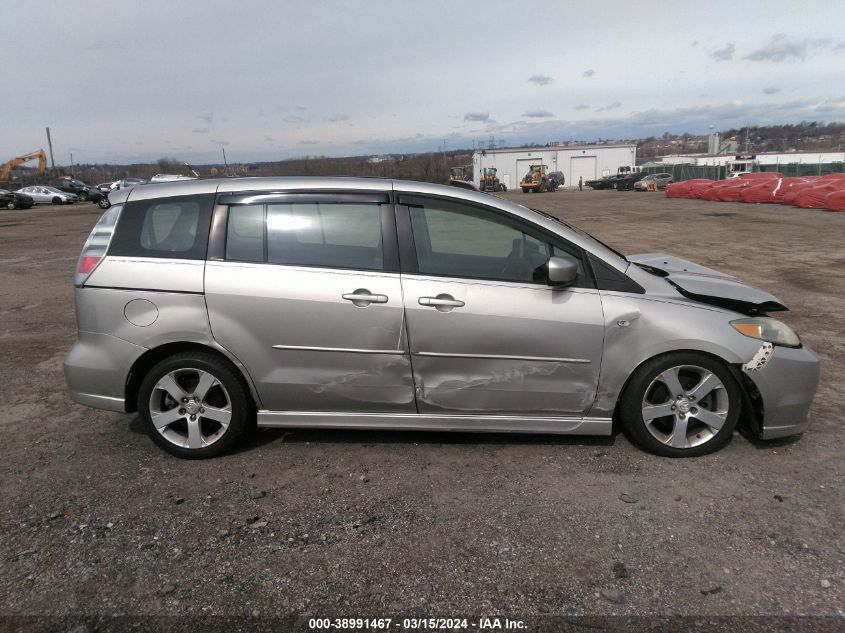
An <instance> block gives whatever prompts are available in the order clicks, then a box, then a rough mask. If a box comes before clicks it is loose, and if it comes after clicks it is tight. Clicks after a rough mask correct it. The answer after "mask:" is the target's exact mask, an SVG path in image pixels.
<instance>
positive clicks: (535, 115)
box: [522, 110, 554, 119]
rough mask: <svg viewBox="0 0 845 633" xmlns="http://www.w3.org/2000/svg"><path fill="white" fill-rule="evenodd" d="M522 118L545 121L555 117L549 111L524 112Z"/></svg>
mask: <svg viewBox="0 0 845 633" xmlns="http://www.w3.org/2000/svg"><path fill="white" fill-rule="evenodd" d="M522 116H523V117H527V118H529V119H545V118H548V117H553V116H554V114H552V113H551V112H549V111H548V110H528V111H527V112H523V113H522Z"/></svg>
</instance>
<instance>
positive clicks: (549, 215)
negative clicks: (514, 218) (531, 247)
mask: <svg viewBox="0 0 845 633" xmlns="http://www.w3.org/2000/svg"><path fill="white" fill-rule="evenodd" d="M529 208H530V209H531V210H532V211H534V212H535V213H539V214H540V215H542V216H543V217H544V218H548V219H549V220H552V221H553V222H557V223H558V224H562V225H563V226H565V227H566V228H568V229H570V230H572V231H575V232H576V233H577V234H578V235H580V236H582V237H586V238H587V239H590V240H592V241H594V242H596V243H597V244H599V245H601V246H604V247H605V248H606V249H607V250H609V251H611V252H612V253H614V254H616V255H618V256H619V257H621V258H622V259H624V260H625V261H626V262H627V261H628V258H627V257H625V256H624V255H623V254H622V253H620V252H619V251H617V250H616V249H615V248H613V247H612V246H610V245H608V244H605V243H604V242H602V241H601V240H600V239H599V238H597V237H595V236H594V235H590V234H589V233H587V232H586V231H585V230H584V229H579V228H578V227H577V226H573V225H572V224H570V223H569V222H564V221H563V220H561V219H560V218H556V217H555V216H553V215H551V214H549V213H546V212H545V211H540V209H534V208H533V207H529ZM628 263H630V262H628Z"/></svg>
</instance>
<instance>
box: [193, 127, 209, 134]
mask: <svg viewBox="0 0 845 633" xmlns="http://www.w3.org/2000/svg"><path fill="white" fill-rule="evenodd" d="M210 131H211V130H210V129H209V128H207V127H195V128H194V129H193V130H191V132H193V133H194V134H208V133H209V132H210Z"/></svg>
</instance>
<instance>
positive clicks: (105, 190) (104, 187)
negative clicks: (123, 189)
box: [97, 181, 117, 196]
mask: <svg viewBox="0 0 845 633" xmlns="http://www.w3.org/2000/svg"><path fill="white" fill-rule="evenodd" d="M115 182H117V181H112V182H101V183H100V184H99V185H97V189H99V190H100V192H102V194H103V195H106V196H107V195H109V193H110V192H111V191H112V185H114V184H115Z"/></svg>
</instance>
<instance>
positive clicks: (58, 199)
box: [53, 196, 62, 204]
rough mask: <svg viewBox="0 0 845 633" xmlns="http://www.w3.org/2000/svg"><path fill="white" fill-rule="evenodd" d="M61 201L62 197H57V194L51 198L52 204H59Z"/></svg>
mask: <svg viewBox="0 0 845 633" xmlns="http://www.w3.org/2000/svg"><path fill="white" fill-rule="evenodd" d="M61 203H62V199H61V198H59V196H56V197H54V198H53V204H61Z"/></svg>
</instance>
